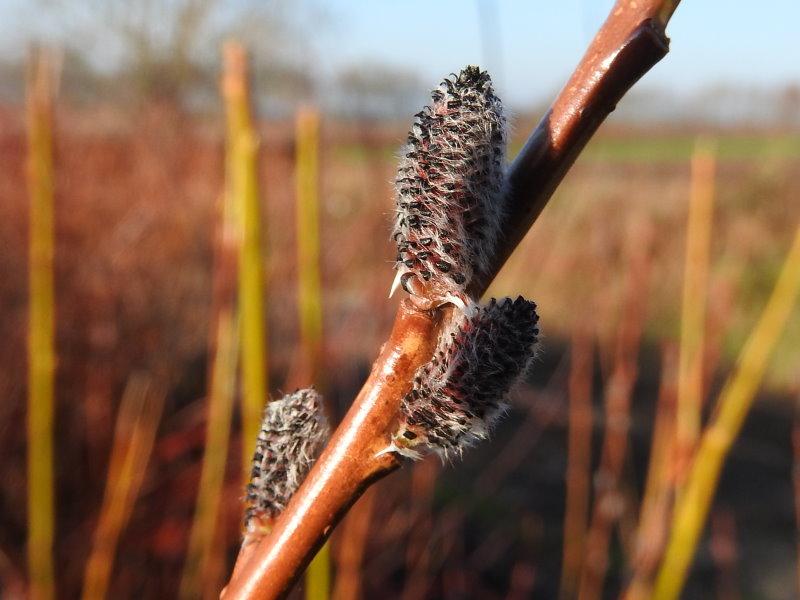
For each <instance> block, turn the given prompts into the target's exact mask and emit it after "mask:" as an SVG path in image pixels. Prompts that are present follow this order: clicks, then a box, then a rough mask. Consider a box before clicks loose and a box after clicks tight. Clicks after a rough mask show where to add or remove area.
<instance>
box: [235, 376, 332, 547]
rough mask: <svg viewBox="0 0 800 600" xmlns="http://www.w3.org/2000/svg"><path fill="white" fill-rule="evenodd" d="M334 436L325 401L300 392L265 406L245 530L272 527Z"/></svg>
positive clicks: (247, 499) (307, 391) (254, 462)
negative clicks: (267, 525)
mask: <svg viewBox="0 0 800 600" xmlns="http://www.w3.org/2000/svg"><path fill="white" fill-rule="evenodd" d="M329 437H330V425H329V424H328V419H327V417H326V416H325V410H324V407H323V403H322V397H321V396H320V395H319V394H318V393H317V392H316V391H315V390H313V389H304V390H298V391H296V392H294V393H293V394H287V395H286V396H284V397H283V398H281V399H280V400H273V401H271V402H268V403H267V406H266V407H265V408H264V418H263V420H262V422H261V431H260V432H259V434H258V441H257V442H256V450H255V454H254V455H253V468H252V471H251V473H250V483H249V484H248V486H247V496H246V509H245V518H244V524H245V529H246V530H247V531H251V530H253V529H254V528H256V527H259V526H261V525H263V524H264V523H269V522H271V521H272V520H274V519H275V518H276V517H277V516H278V515H279V514H280V513H281V512H282V511H283V510H284V508H286V504H287V503H288V502H289V499H290V498H291V497H292V495H293V494H294V493H295V491H296V490H297V488H298V487H300V484H301V483H303V480H304V479H305V477H306V475H307V474H308V471H309V470H310V469H311V466H312V465H313V464H314V461H315V460H316V459H317V457H318V456H319V454H320V452H321V451H322V449H323V448H324V446H325V444H326V443H327V441H328V438H329Z"/></svg>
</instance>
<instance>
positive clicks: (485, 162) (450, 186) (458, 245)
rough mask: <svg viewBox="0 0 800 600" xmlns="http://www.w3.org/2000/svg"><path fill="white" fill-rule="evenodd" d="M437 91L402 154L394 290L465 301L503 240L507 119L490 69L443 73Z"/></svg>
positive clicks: (424, 299)
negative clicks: (495, 90)
mask: <svg viewBox="0 0 800 600" xmlns="http://www.w3.org/2000/svg"><path fill="white" fill-rule="evenodd" d="M431 98H432V103H431V104H430V105H429V106H426V107H425V108H423V109H422V111H420V112H419V113H417V114H416V119H415V121H414V124H413V125H412V127H411V131H410V132H409V134H408V144H407V145H406V147H405V149H404V150H403V153H402V156H401V158H400V166H399V169H398V174H397V179H396V187H397V193H396V199H397V202H396V217H395V222H394V230H393V232H392V235H393V239H394V240H395V241H396V243H397V259H396V265H395V268H396V269H397V276H396V278H395V283H394V285H393V286H392V292H394V290H395V289H396V288H397V286H398V285H402V287H403V288H404V289H405V290H406V291H407V292H409V293H410V294H412V298H413V299H414V300H415V301H416V302H417V303H418V304H422V305H423V306H425V307H426V308H430V307H435V306H438V305H441V304H443V303H446V302H453V303H455V304H457V305H459V306H461V308H465V307H466V304H467V302H468V300H469V298H468V296H467V293H466V290H467V288H468V286H469V284H470V282H471V281H472V279H473V278H474V277H475V276H476V275H478V274H480V273H483V272H485V271H486V269H487V267H488V264H489V261H490V260H491V257H492V253H493V251H494V248H495V245H496V243H497V236H498V232H499V228H500V221H501V217H502V209H501V206H502V204H501V200H502V196H503V192H504V186H505V183H504V181H505V179H504V171H505V163H506V160H505V148H506V121H505V117H504V116H503V107H502V104H501V102H500V100H499V99H498V98H497V96H495V94H494V90H493V89H492V81H491V78H490V77H489V74H488V73H487V72H486V71H481V70H480V69H479V68H478V67H474V66H468V67H466V68H464V69H463V70H462V71H461V72H460V73H459V74H458V75H453V76H452V77H451V78H447V79H445V80H444V81H442V83H441V85H440V86H439V87H438V88H437V89H435V90H434V91H433V92H432V93H431Z"/></svg>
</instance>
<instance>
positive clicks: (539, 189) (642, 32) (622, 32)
mask: <svg viewBox="0 0 800 600" xmlns="http://www.w3.org/2000/svg"><path fill="white" fill-rule="evenodd" d="M676 5H677V2H676V1H675V0H640V1H639V2H638V3H632V2H628V1H627V0H625V1H619V2H617V4H616V5H615V7H614V8H613V9H612V12H611V14H610V15H609V17H608V19H607V20H606V22H605V24H604V25H603V27H602V28H601V29H600V31H599V32H598V34H597V36H596V37H595V39H594V41H593V42H592V44H591V45H590V47H589V49H588V51H587V53H586V55H585V56H584V57H583V59H582V60H581V62H580V64H579V65H578V68H577V69H576V70H575V73H574V74H573V75H572V77H571V79H570V80H569V82H568V83H567V85H566V87H565V88H564V89H563V90H562V92H561V93H560V94H559V96H558V98H557V99H556V101H555V103H554V104H553V107H552V108H551V109H550V111H549V112H548V113H547V115H545V117H544V119H543V120H542V121H541V123H540V124H539V125H538V126H537V128H536V130H535V131H534V132H533V134H532V135H531V138H530V139H529V140H528V143H527V144H526V146H525V148H523V150H522V152H521V153H520V155H519V156H518V158H517V159H516V161H515V162H514V164H513V165H512V166H511V171H510V181H511V184H512V188H511V193H510V194H509V196H508V198H507V210H506V219H505V228H504V231H503V236H502V240H503V241H502V244H501V245H500V248H498V251H497V254H496V256H495V257H494V259H493V261H492V268H491V269H489V270H488V271H487V273H486V274H485V276H484V278H483V279H482V280H481V281H475V282H474V283H473V285H472V288H473V289H471V290H470V291H471V292H473V293H474V295H477V296H479V295H480V294H481V293H482V292H483V291H485V289H486V287H487V285H488V284H489V282H490V281H491V280H492V279H493V278H494V276H495V275H496V273H497V271H498V270H499V269H500V267H501V266H502V265H503V263H505V261H506V258H507V257H508V256H509V255H510V254H511V252H512V251H513V249H514V248H515V247H516V246H517V244H518V243H519V241H520V240H521V239H522V237H523V236H524V234H525V232H526V231H527V230H528V229H529V228H530V226H531V224H532V223H533V221H534V220H535V219H536V217H537V216H538V215H539V213H540V212H541V210H542V209H543V208H544V206H545V205H546V203H547V201H548V199H549V198H550V196H551V195H552V193H553V191H554V190H555V188H556V187H557V186H558V184H559V183H560V182H561V180H562V179H563V177H564V175H565V174H566V172H567V170H568V169H569V168H570V166H571V165H572V163H573V162H574V161H575V159H576V158H577V156H578V154H579V153H580V151H581V149H582V148H583V147H584V146H585V144H586V142H587V141H588V140H589V138H591V136H592V134H594V132H595V131H596V130H597V128H598V127H599V126H600V124H601V123H602V122H603V120H604V119H605V118H606V116H608V114H609V113H610V112H611V111H612V110H614V107H615V106H616V104H617V102H618V101H619V100H620V99H621V98H622V96H623V95H624V94H625V93H626V92H627V91H628V89H630V87H631V86H632V85H633V84H634V83H635V82H636V81H637V80H638V79H639V78H640V77H641V76H642V75H644V74H645V73H646V72H647V71H648V70H650V68H652V67H653V65H655V64H656V63H657V62H658V61H659V60H660V59H661V58H663V57H664V55H665V54H666V53H667V49H668V46H667V38H666V35H665V34H664V27H665V25H666V23H667V21H668V20H669V17H670V16H671V14H672V11H673V10H674V8H675V6H676ZM449 319H450V311H448V310H447V309H443V310H439V311H436V312H434V313H421V312H419V311H416V310H415V309H414V308H412V307H411V306H409V305H408V303H406V302H403V303H401V306H400V308H399V310H398V313H397V317H396V320H395V325H394V328H393V330H392V333H391V336H390V338H389V340H388V341H387V342H386V344H385V345H384V347H383V350H382V351H381V353H380V355H379V357H378V359H377V361H376V362H375V364H374V365H373V369H372V373H371V374H370V377H369V378H368V380H367V382H366V384H365V385H364V387H363V388H362V390H361V392H360V393H359V395H358V397H357V398H356V400H355V401H354V402H353V405H352V407H351V409H350V411H349V413H348V414H347V415H346V416H345V419H344V421H343V422H342V424H341V426H340V427H339V429H338V430H337V431H336V432H335V433H334V435H333V437H332V439H331V441H330V443H329V445H328V447H327V449H326V450H325V452H323V454H322V456H320V458H319V460H318V461H317V464H316V466H315V467H314V469H313V470H312V471H311V473H310V474H309V476H308V478H307V479H306V481H305V483H304V484H303V485H302V486H301V487H300V489H299V490H298V491H297V493H296V494H295V497H294V498H293V499H292V501H291V502H290V503H289V506H288V507H287V508H286V511H285V512H284V513H283V514H282V515H281V517H280V518H279V519H278V520H277V521H276V523H275V527H274V529H273V531H272V533H271V534H270V535H269V536H267V537H265V538H264V539H262V540H260V541H258V542H253V543H252V544H247V543H245V545H244V546H243V551H242V555H241V556H240V558H239V560H238V561H237V567H236V569H235V571H234V574H233V577H232V579H231V581H230V583H229V585H228V588H227V590H226V592H224V596H225V598H227V600H231V599H237V600H241V599H245V598H277V597H281V596H282V595H285V594H286V593H287V592H288V590H289V589H290V588H291V586H292V584H293V583H294V581H295V580H296V579H297V577H298V576H299V574H300V573H302V571H303V569H304V568H305V566H306V565H307V564H308V562H309V561H310V559H311V557H312V556H313V554H314V552H315V551H316V550H317V549H318V548H319V547H320V546H321V544H322V543H323V542H324V541H325V539H326V538H327V536H328V535H330V532H331V530H332V529H333V527H334V526H335V525H336V523H337V522H338V520H339V519H340V518H341V517H342V515H343V514H344V513H345V512H346V510H347V509H348V508H349V506H351V505H352V503H353V502H355V500H356V499H357V498H358V497H359V495H360V494H361V493H362V492H363V490H364V489H365V488H366V487H367V486H368V485H369V484H370V483H371V482H372V481H374V480H376V479H378V478H380V477H381V476H383V475H385V474H387V473H388V472H390V471H392V470H393V469H395V468H397V467H398V466H399V463H398V461H397V459H396V458H395V457H394V456H392V455H387V454H384V455H381V456H376V454H377V453H378V452H379V451H380V450H381V449H383V448H384V447H385V446H386V443H387V440H388V435H389V434H390V432H391V431H392V427H393V424H394V422H395V420H396V414H397V411H398V408H399V405H400V400H401V398H402V397H403V395H404V394H405V393H406V392H407V391H408V390H409V388H410V387H411V381H412V377H413V375H414V373H415V371H416V370H417V368H418V367H419V366H420V365H421V364H423V363H424V362H426V361H427V360H428V359H429V358H430V356H431V353H432V351H433V346H434V344H435V342H436V338H437V335H438V331H439V328H440V327H441V326H442V325H444V324H446V322H448V321H449Z"/></svg>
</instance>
